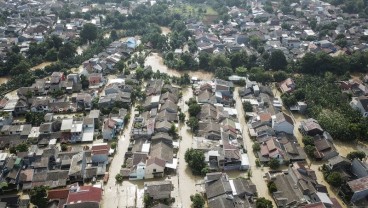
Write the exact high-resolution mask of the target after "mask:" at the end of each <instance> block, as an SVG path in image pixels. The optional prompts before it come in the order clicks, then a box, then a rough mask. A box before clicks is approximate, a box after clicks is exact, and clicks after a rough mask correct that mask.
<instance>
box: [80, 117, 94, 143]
mask: <svg viewBox="0 0 368 208" xmlns="http://www.w3.org/2000/svg"><path fill="white" fill-rule="evenodd" d="M94 132H95V120H94V119H93V118H89V117H85V118H84V119H83V135H82V142H92V141H93V139H94Z"/></svg>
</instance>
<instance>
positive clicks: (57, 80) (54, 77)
mask: <svg viewBox="0 0 368 208" xmlns="http://www.w3.org/2000/svg"><path fill="white" fill-rule="evenodd" d="M64 80H65V75H64V72H53V73H52V74H51V78H50V89H49V91H54V92H55V91H57V90H60V89H61V87H62V81H64Z"/></svg>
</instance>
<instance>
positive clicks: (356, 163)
mask: <svg viewBox="0 0 368 208" xmlns="http://www.w3.org/2000/svg"><path fill="white" fill-rule="evenodd" d="M351 172H353V174H354V175H355V176H356V177H357V178H363V177H366V176H368V164H367V163H366V162H365V161H361V160H359V159H357V158H355V159H354V160H353V161H352V162H351Z"/></svg>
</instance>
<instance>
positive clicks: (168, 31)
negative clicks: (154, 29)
mask: <svg viewBox="0 0 368 208" xmlns="http://www.w3.org/2000/svg"><path fill="white" fill-rule="evenodd" d="M160 28H161V34H162V35H165V36H166V35H167V34H169V33H171V29H170V28H168V27H160Z"/></svg>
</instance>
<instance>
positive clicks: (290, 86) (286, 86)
mask: <svg viewBox="0 0 368 208" xmlns="http://www.w3.org/2000/svg"><path fill="white" fill-rule="evenodd" d="M278 86H279V89H280V91H281V92H282V93H291V92H292V91H293V90H294V89H295V82H294V80H293V79H291V78H287V79H286V80H284V81H282V82H280V83H278Z"/></svg>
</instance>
